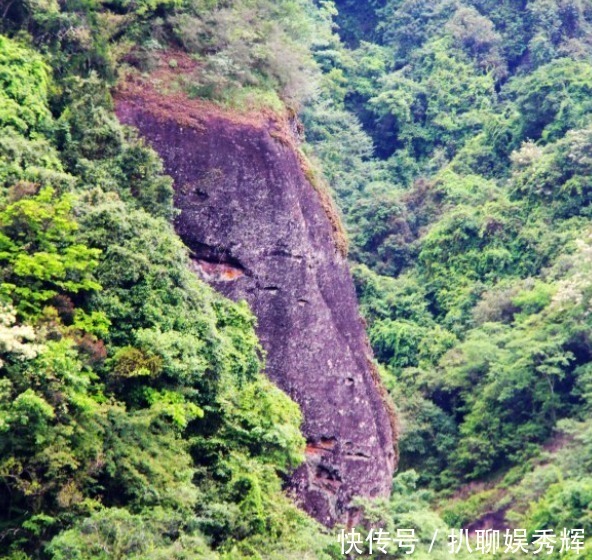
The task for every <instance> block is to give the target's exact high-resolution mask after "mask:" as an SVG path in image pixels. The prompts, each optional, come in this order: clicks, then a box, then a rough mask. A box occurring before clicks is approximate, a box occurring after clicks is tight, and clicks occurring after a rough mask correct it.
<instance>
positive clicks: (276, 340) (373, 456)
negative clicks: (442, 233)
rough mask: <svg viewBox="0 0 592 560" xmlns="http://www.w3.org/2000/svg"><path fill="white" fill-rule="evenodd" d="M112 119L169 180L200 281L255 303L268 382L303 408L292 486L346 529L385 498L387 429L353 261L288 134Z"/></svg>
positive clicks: (198, 117) (237, 122)
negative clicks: (149, 149)
mask: <svg viewBox="0 0 592 560" xmlns="http://www.w3.org/2000/svg"><path fill="white" fill-rule="evenodd" d="M117 113H118V115H119V118H120V119H121V121H122V122H124V123H126V124H129V125H133V126H135V127H136V128H138V129H139V131H140V133H141V134H142V136H144V137H145V138H146V139H147V141H148V142H149V143H150V144H151V145H152V146H153V147H154V148H155V149H156V150H157V151H158V153H159V154H160V155H161V157H162V158H163V160H164V163H165V167H166V171H167V173H169V174H170V175H171V176H172V177H173V178H174V181H175V191H176V197H175V201H176V206H177V208H178V209H179V210H180V214H179V216H178V217H177V219H176V229H177V231H178V233H179V235H180V236H181V238H182V239H183V240H184V241H185V243H186V244H187V245H188V247H189V248H190V249H191V251H192V252H193V263H194V268H195V271H196V272H197V273H198V274H200V275H201V276H202V277H203V278H205V279H206V280H207V281H208V282H209V283H210V284H212V285H213V286H214V287H215V288H216V289H217V290H219V291H220V292H222V293H223V294H225V295H226V296H228V297H230V298H232V299H234V300H240V299H246V300H247V301H248V302H249V304H250V306H251V308H252V309H253V311H254V313H255V314H256V316H257V317H258V334H259V337H260V340H261V343H262V345H263V347H264V348H265V350H266V352H267V367H266V372H267V374H268V375H269V377H270V378H271V379H272V380H273V381H275V382H276V383H277V385H279V386H280V387H281V388H282V389H283V390H285V391H286V392H287V393H288V394H289V395H290V396H291V397H292V398H293V399H294V400H296V401H297V402H298V403H299V404H300V406H301V409H302V412H303V416H304V426H303V432H304V434H305V436H306V438H307V442H308V445H307V451H306V455H307V460H306V463H305V464H304V465H303V466H302V467H301V468H300V469H299V470H298V471H297V472H296V473H295V474H294V476H293V477H292V480H291V483H290V486H291V488H292V490H293V491H294V493H295V495H296V498H297V500H298V501H299V502H300V504H301V505H302V507H303V508H304V509H305V510H306V511H308V512H309V513H310V514H311V515H312V516H314V517H315V518H316V519H318V520H319V521H320V522H322V523H324V524H326V525H332V524H333V523H334V522H335V521H342V522H348V521H351V516H352V515H354V514H355V510H354V509H352V508H351V506H350V502H351V499H352V497H354V496H379V495H386V494H388V492H389V490H390V484H391V478H392V474H393V470H394V467H395V461H396V459H395V453H394V442H393V439H394V436H393V425H392V418H391V415H390V413H389V409H388V407H387V406H386V405H385V401H384V398H383V392H382V388H381V386H380V384H379V382H378V380H377V378H376V373H375V370H374V369H373V368H372V366H371V355H370V350H369V346H368V343H367V338H366V335H365V332H364V328H363V325H362V323H361V320H360V318H359V315H358V309H357V302H356V298H355V292H354V287H353V283H352V280H351V277H350V274H349V270H348V266H347V263H346V260H345V259H344V257H343V256H342V255H341V254H340V252H339V250H338V249H337V248H336V243H335V235H334V231H333V228H332V225H331V222H330V220H329V219H328V215H327V211H326V209H324V207H323V204H322V203H321V199H320V197H319V195H318V193H317V192H316V191H315V189H314V188H313V187H312V186H311V184H310V182H309V181H308V180H307V179H306V177H305V174H304V172H303V170H302V165H301V163H300V161H299V158H298V156H297V154H296V152H295V150H294V149H293V146H291V145H290V141H287V139H288V140H289V132H288V131H287V130H286V127H285V126H284V125H281V124H278V123H277V122H275V121H274V120H273V119H272V118H270V117H264V116H259V117H257V118H254V119H248V118H246V117H237V116H232V115H229V114H225V113H222V112H220V111H216V110H215V109H213V108H210V109H208V108H207V106H203V105H199V104H192V103H191V102H187V104H186V105H185V106H183V107H182V108H180V107H179V105H178V101H174V100H173V101H171V100H169V101H168V102H167V101H166V100H165V99H157V98H156V96H155V97H154V98H152V99H148V98H146V97H142V96H138V95H130V94H129V92H128V93H127V94H121V95H120V96H119V98H118V101H117Z"/></svg>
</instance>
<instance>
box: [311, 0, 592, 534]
mask: <svg viewBox="0 0 592 560" xmlns="http://www.w3.org/2000/svg"><path fill="white" fill-rule="evenodd" d="M336 4H337V7H338V10H339V11H340V15H338V17H337V22H338V24H339V25H340V27H341V34H342V37H343V38H344V40H345V42H346V46H344V45H343V44H341V43H340V42H339V41H338V40H335V39H333V40H332V41H327V42H325V43H324V44H319V45H317V46H316V49H315V57H316V59H317V61H318V63H319V65H320V66H321V67H322V69H323V71H324V82H323V88H322V91H321V93H320V100H319V102H318V103H316V104H315V105H312V106H310V107H308V108H307V109H306V111H305V113H304V118H305V123H306V128H307V131H308V136H307V138H308V141H309V144H310V148H309V149H310V151H311V152H312V155H313V156H316V157H317V158H318V160H319V161H320V163H321V165H322V167H323V169H324V171H325V174H326V175H327V177H328V179H329V182H330V183H331V184H332V185H333V187H334V190H335V193H336V196H337V199H338V202H339V204H340V206H341V208H342V211H343V214H344V217H345V220H346V222H347V226H348V229H349V231H350V234H351V252H350V256H351V258H352V260H353V261H354V263H355V267H354V273H355V279H356V284H357V288H358V293H359V297H360V300H361V303H362V308H363V314H364V315H365V317H366V319H367V321H368V325H369V335H370V339H371V342H372V345H373V347H374V350H375V352H376V355H377V357H378V359H379V360H380V362H381V363H382V364H383V365H384V375H385V379H386V382H387V384H388V385H389V388H390V390H391V393H392V395H393V398H394V400H395V402H396V403H397V405H398V407H399V411H400V415H401V420H402V424H403V433H402V439H401V442H400V452H401V464H400V468H401V469H402V470H405V469H408V468H413V469H415V470H416V472H417V473H419V485H420V486H423V487H431V488H432V489H433V490H436V491H438V493H439V500H440V501H442V500H445V497H446V496H449V495H451V494H452V492H454V491H456V490H458V491H459V494H458V495H463V496H465V495H466V494H467V492H466V491H464V490H463V488H464V487H465V486H464V485H465V484H466V487H467V488H471V487H474V488H477V489H478V488H482V490H481V491H478V492H477V493H476V494H475V496H474V497H473V498H471V499H469V500H468V501H467V502H466V507H465V501H464V500H463V499H460V498H458V497H457V498H455V499H454V500H453V504H454V507H453V508H452V509H453V510H454V511H463V508H465V509H466V511H468V512H470V515H468V514H467V515H462V516H455V515H452V514H450V515H448V516H445V517H446V520H447V521H449V522H450V523H451V524H452V525H456V526H459V525H463V524H464V525H466V524H468V523H470V522H472V521H475V520H476V519H477V518H479V517H480V516H481V515H483V514H486V513H488V512H489V513H491V511H492V510H493V511H494V512H501V513H499V517H500V519H504V515H505V518H506V521H505V522H506V523H508V522H510V521H511V522H512V523H518V525H515V526H520V525H519V523H520V522H522V523H523V524H527V525H528V527H529V530H534V529H535V528H542V527H543V525H546V526H548V527H547V528H557V527H560V526H561V527H563V526H564V525H565V526H574V527H575V526H576V525H578V526H579V524H580V522H581V520H582V519H583V518H584V517H585V516H586V515H587V514H586V513H585V512H586V511H589V509H588V508H589V507H590V500H589V499H588V498H587V497H585V493H586V492H587V490H586V489H587V488H588V486H587V485H588V484H589V483H588V481H587V476H588V474H587V473H588V471H587V468H586V467H583V468H582V469H576V468H575V467H574V468H572V467H570V468H567V467H565V468H564V465H563V463H561V464H558V466H557V467H555V466H553V467H549V468H552V469H555V468H557V469H559V470H561V472H563V473H564V476H565V478H561V477H559V478H555V479H552V477H549V478H548V479H545V480H544V481H543V480H541V481H540V484H539V486H538V487H537V488H536V490H535V488H534V486H535V483H534V482H533V481H534V480H536V477H537V476H539V475H541V476H542V472H543V470H537V471H536V472H535V474H533V475H529V476H528V477H527V478H525V479H524V480H523V477H524V475H525V473H526V472H527V469H528V468H529V467H531V468H532V467H533V465H536V464H538V463H536V461H538V459H537V457H539V455H540V454H541V453H542V450H544V449H545V446H546V445H550V444H549V443H548V442H549V441H551V442H553V441H555V440H556V439H558V440H559V441H560V442H562V445H567V440H566V438H564V437H560V436H557V435H556V431H557V429H558V426H560V425H563V424H562V422H564V421H565V420H562V419H568V418H569V419H571V421H572V422H579V421H586V420H587V418H588V417H589V411H590V407H589V398H590V392H589V389H588V388H587V387H588V384H589V379H588V378H589V373H588V372H589V371H590V363H591V362H592V352H591V344H590V332H591V328H592V324H591V323H590V318H589V298H590V294H591V293H592V292H591V291H590V287H591V285H590V283H589V277H590V272H589V267H590V260H589V254H590V252H589V251H590V221H589V220H590V215H591V214H590V202H591V201H592V199H591V198H590V194H591V192H592V191H590V176H591V172H592V168H591V167H590V163H591V160H590V153H591V147H592V128H591V125H592V106H591V105H590V99H591V96H590V93H591V90H590V88H591V84H592V50H591V48H590V44H591V43H590V41H591V38H592V4H591V3H590V2H588V1H587V0H584V1H575V0H548V1H547V0H544V1H543V0H524V1H521V2H490V1H487V0H441V1H425V2H423V1H421V2H416V1H401V0H384V1H377V2H367V3H363V6H362V5H360V4H359V3H354V2H349V1H348V0H340V1H338V2H336ZM553 445H554V444H553ZM567 449H568V451H567V452H568V453H570V454H572V453H573V454H575V455H576V457H577V458H574V459H573V461H574V464H576V463H577V462H578V460H580V461H582V463H585V454H586V453H587V451H586V450H585V448H584V446H581V447H578V446H574V445H570V446H569V447H568V448H567ZM560 455H561V454H560V453H559V454H556V455H552V457H551V459H550V461H551V462H552V463H554V462H558V461H559V459H560ZM532 461H534V463H533V462H532ZM515 465H527V467H525V468H523V469H521V468H518V467H516V468H514V466H515ZM545 472H546V471H545ZM505 473H510V474H508V476H505ZM502 481H503V482H502ZM467 483H470V484H467ZM480 484H481V485H482V486H480ZM529 485H530V486H529ZM491 488H494V489H499V493H495V496H496V497H497V498H496V499H497V502H496V501H495V500H494V501H492V500H491V499H489V498H488V496H489V494H488V492H491ZM520 492H522V494H521V502H520V503H518V502H519V500H518V498H517V496H518V494H519V493H520ZM576 492H581V493H582V499H581V502H580V505H578V506H577V507H575V506H574V507H575V510H573V511H571V510H569V513H565V514H564V515H563V516H562V517H557V514H556V513H554V512H557V511H559V510H560V509H561V507H563V506H561V505H560V504H561V503H562V500H563V501H569V500H570V498H569V496H570V495H573V494H574V493H576ZM469 493H470V492H469ZM502 498H503V499H502ZM529 500H530V502H529ZM537 500H540V501H537ZM535 501H536V503H537V505H531V506H528V507H526V506H524V504H525V503H530V504H532V503H533V502H535ZM442 503H445V501H444V502H442ZM451 507H452V506H451ZM527 510H528V511H527ZM451 511H452V510H451ZM471 517H472V518H471ZM582 523H583V522H582ZM562 524H563V525H562ZM583 524H585V523H583Z"/></svg>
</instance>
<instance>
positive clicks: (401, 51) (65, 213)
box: [0, 0, 592, 560]
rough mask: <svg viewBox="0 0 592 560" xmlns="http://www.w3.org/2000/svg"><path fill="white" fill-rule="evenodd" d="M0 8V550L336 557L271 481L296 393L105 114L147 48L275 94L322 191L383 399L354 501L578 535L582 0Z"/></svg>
mask: <svg viewBox="0 0 592 560" xmlns="http://www.w3.org/2000/svg"><path fill="white" fill-rule="evenodd" d="M0 13H2V16H3V17H2V21H1V23H0V25H1V28H0V31H1V33H2V34H1V35H0V184H1V189H0V487H1V488H2V490H1V491H0V557H5V558H10V559H11V560H17V559H18V560H25V559H27V558H43V559H45V558H47V559H56V560H58V559H69V560H70V559H86V558H137V559H140V558H142V559H144V558H151V559H156V558H167V559H169V558H204V559H206V558H207V559H215V558H220V559H233V560H234V559H237V560H239V559H241V558H245V559H246V558H253V559H256V558H265V559H290V558H293V559H299V560H300V559H308V558H310V559H313V558H314V559H329V558H339V557H343V556H342V555H341V554H340V551H339V547H338V546H337V543H336V540H335V538H334V536H335V534H334V533H331V534H328V533H327V532H326V531H323V530H322V529H321V528H320V527H318V526H317V525H316V523H314V522H313V521H312V520H310V519H309V518H307V517H306V516H305V515H304V514H303V513H301V512H300V511H299V510H298V509H297V508H296V507H295V506H294V505H293V504H292V502H291V501H290V499H289V497H287V496H285V495H284V494H283V492H282V481H283V478H284V477H285V476H286V475H287V474H288V473H289V472H290V471H291V470H292V469H293V468H294V467H295V466H297V465H298V464H299V463H300V462H301V461H302V459H303V452H304V439H303V437H302V435H301V434H300V431H299V426H300V423H301V415H300V412H299V410H298V407H297V406H296V405H295V404H294V403H293V402H292V401H290V400H289V399H288V397H287V396H285V395H284V394H283V393H282V392H281V391H279V390H278V389H277V388H275V387H274V386H273V385H272V384H271V383H270V382H269V381H267V379H266V378H265V376H264V375H263V373H262V372H263V368H264V359H265V356H264V355H263V353H262V351H261V347H260V344H259V342H258V341H257V338H256V336H255V332H254V318H253V316H252V314H251V313H250V311H249V309H248V308H247V306H246V305H244V304H240V303H232V302H230V301H228V300H226V299H224V298H222V297H221V296H219V295H217V294H216V293H214V292H213V291H212V290H211V289H210V288H209V287H207V286H206V285H205V284H204V283H203V282H201V281H200V280H199V279H198V278H197V277H196V276H195V274H194V273H193V272H191V270H190V268H189V266H188V254H187V250H186V249H185V248H184V246H183V245H182V243H181V241H180V240H179V239H178V237H177V236H176V234H175V233H174V230H173V228H172V226H171V219H172V217H173V216H174V213H175V211H174V209H173V206H172V187H171V184H172V183H171V180H170V178H168V177H166V176H165V175H164V174H163V171H162V163H161V162H160V160H159V158H158V156H157V155H156V154H155V153H154V152H153V151H152V150H151V149H150V148H148V147H147V146H146V145H145V143H144V142H143V141H142V140H140V139H139V138H138V137H137V135H136V133H134V132H133V131H132V130H131V129H129V128H125V127H123V126H121V125H120V124H119V123H118V121H117V119H116V117H115V115H114V112H113V101H112V92H113V89H114V88H116V87H117V84H118V83H120V82H121V80H123V79H126V78H129V77H130V76H131V77H132V78H133V77H134V76H143V77H144V78H146V77H148V78H147V79H150V78H149V77H150V75H151V72H152V71H153V70H154V69H155V68H157V67H158V65H159V64H162V63H163V62H162V56H161V55H162V53H164V52H179V53H183V56H184V55H189V56H191V57H192V58H193V60H195V61H196V62H197V66H196V68H195V69H194V70H192V72H191V73H190V74H183V75H182V76H181V77H180V78H179V80H178V81H177V82H175V83H167V84H163V83H155V84H154V85H155V87H156V88H162V89H163V90H165V89H166V90H167V91H168V90H177V91H183V92H184V93H185V94H187V95H189V96H191V97H198V98H203V99H207V100H209V101H212V102H214V103H218V104H220V105H223V106H224V107H226V108H229V109H231V110H236V111H244V110H249V111H257V110H261V111H268V110H272V111H277V112H283V111H285V110H286V108H287V109H288V110H289V112H290V114H297V115H298V116H299V118H300V119H301V121H302V123H303V125H304V127H303V128H304V132H305V137H306V140H305V143H304V145H303V150H304V151H305V153H306V155H307V157H308V159H310V160H311V162H312V163H313V165H314V166H316V167H317V168H318V169H320V170H322V173H323V174H324V177H325V179H326V181H327V183H328V185H329V186H330V188H331V189H332V192H333V196H334V198H335V200H336V202H337V204H338V205H339V207H340V209H341V212H342V216H343V221H344V223H345V225H346V229H347V231H348V236H349V246H350V247H349V258H350V261H351V263H352V268H353V272H354V277H355V280H356V287H357V290H358V295H359V299H360V303H361V307H362V313H363V315H364V318H365V320H366V322H367V325H368V333H369V336H370V340H371V343H372V346H373V349H374V352H375V355H376V357H377V360H378V362H379V363H380V369H381V372H382V376H383V379H384V381H385V383H386V384H387V386H388V389H389V391H390V393H391V395H392V398H393V400H394V402H395V403H396V405H397V408H398V413H399V419H400V423H401V435H400V442H399V451H400V466H399V474H397V476H396V477H395V480H394V482H393V495H392V498H391V499H390V500H389V501H386V500H384V501H382V502H381V501H378V502H374V503H367V504H365V505H366V514H367V516H368V519H369V522H370V523H374V524H376V525H378V524H380V525H381V526H384V527H385V528H387V529H390V530H393V528H397V527H404V528H415V529H416V532H417V534H418V536H419V538H420V539H421V544H427V545H429V543H430V540H431V538H432V535H433V533H434V531H435V530H436V529H438V530H440V531H442V533H445V532H446V530H447V527H448V526H451V527H456V528H460V527H468V526H470V525H471V524H475V523H477V525H475V526H479V525H478V523H479V520H480V519H482V518H484V517H485V516H487V515H489V516H491V515H493V516H494V517H495V518H496V519H497V520H498V522H499V523H500V526H503V527H523V528H525V529H527V530H528V532H529V534H532V533H533V532H534V531H535V530H536V529H555V530H557V531H560V530H561V529H562V528H563V527H567V528H583V529H585V530H586V534H587V535H588V536H590V535H592V522H591V518H590V507H591V503H592V475H591V474H590V473H591V469H592V423H591V422H590V412H591V408H590V407H591V402H590V398H591V396H592V368H591V366H590V364H591V363H592V342H591V340H590V332H591V327H592V324H591V321H592V318H591V316H590V305H591V303H590V298H591V297H592V279H591V278H592V276H591V273H592V228H590V221H589V220H590V212H591V206H590V201H591V200H592V183H591V179H590V176H591V172H592V118H591V115H592V96H591V93H592V91H591V90H592V64H591V54H592V52H591V51H592V3H591V2H589V1H588V0H534V1H527V0H524V1H512V0H506V1H503V2H499V1H498V2H494V1H489V0H474V1H468V0H465V1H463V2H461V1H456V0H419V1H416V0H407V1H405V0H368V1H367V2H356V1H353V0H340V1H338V2H336V4H333V3H332V2H328V1H319V2H312V1H311V0H280V1H277V2H273V1H271V0H232V1H230V0H229V1H214V0H137V1H128V0H115V1H108V2H107V1H102V0H80V1H78V0H76V1H69V0H67V1H63V2H57V1H53V0H35V1H30V2H22V1H20V0H0ZM168 64H169V65H170V66H171V67H174V66H175V65H176V64H177V61H176V60H175V59H171V58H170V57H169V59H168ZM588 544H589V543H588ZM587 554H590V552H589V551H588V552H587ZM414 556H415V557H419V558H422V557H425V558H427V557H428V556H429V557H434V558H448V557H449V556H448V554H447V552H446V549H445V548H444V547H442V548H438V550H435V551H433V552H432V553H431V554H429V555H428V553H427V546H425V547H423V546H422V547H418V550H417V551H416V552H415V554H414ZM457 556H459V557H461V555H457ZM376 557H377V558H378V557H385V556H384V555H382V554H378V555H377V556H376ZM390 557H404V553H400V554H398V555H391V556H390ZM510 557H511V556H510ZM555 557H559V555H556V556H555ZM562 557H565V558H568V557H570V556H569V555H563V556H562ZM573 557H575V555H574V556H573ZM580 557H585V556H584V555H580Z"/></svg>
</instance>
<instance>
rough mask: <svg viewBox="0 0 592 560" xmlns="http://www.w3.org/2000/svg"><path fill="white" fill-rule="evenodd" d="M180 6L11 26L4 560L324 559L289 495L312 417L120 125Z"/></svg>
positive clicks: (140, 147)
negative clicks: (124, 74)
mask: <svg viewBox="0 0 592 560" xmlns="http://www.w3.org/2000/svg"><path fill="white" fill-rule="evenodd" d="M175 6H176V4H175V3H166V2H165V3H154V4H152V3H140V4H133V5H131V4H130V5H127V4H125V5H123V4H122V5H121V6H112V7H111V8H112V9H113V10H114V11H113V12H112V13H109V11H108V10H105V9H104V8H103V6H102V4H101V3H92V2H91V3H85V4H84V5H82V4H81V5H72V6H66V7H60V6H58V4H57V3H56V4H54V3H51V2H49V3H47V4H29V3H26V4H22V3H18V2H9V3H7V4H5V5H4V6H3V7H2V10H3V11H4V13H5V15H7V16H8V17H7V18H5V20H4V21H3V24H4V26H5V32H6V33H8V34H11V35H14V37H13V38H8V37H7V36H0V107H1V109H0V482H1V486H2V491H0V556H2V557H7V558H14V559H16V558H18V559H23V558H27V557H31V558H54V559H61V558H64V559H65V558H67V559H69V560H70V559H74V558H79V559H86V558H138V559H140V558H142V559H146V558H154V559H156V558H167V559H170V558H204V559H206V558H207V559H208V560H209V559H213V558H220V559H224V558H227V559H233V560H234V559H238V558H263V557H265V558H270V559H272V558H277V559H279V558H282V559H283V558H294V559H296V558H298V559H300V558H327V557H328V556H327V555H326V554H325V553H324V552H323V550H324V549H325V548H326V546H327V540H326V539H327V538H326V537H325V536H323V535H322V534H321V533H320V531H319V529H318V527H317V526H316V524H315V523H314V522H313V521H312V520H310V519H308V518H307V517H306V516H305V515H304V514H303V513H301V512H299V511H298V510H297V509H296V507H295V506H294V505H293V504H292V503H291V502H290V500H289V499H288V498H287V497H286V496H285V495H284V493H283V491H282V477H283V476H284V475H285V474H287V473H288V472H290V471H291V470H292V469H293V468H294V467H295V466H297V465H298V464H299V463H300V462H301V461H302V458H303V446H304V440H303V437H302V435H301V434H300V422H301V416H300V411H299V409H298V407H297V406H296V404H294V403H293V402H292V401H290V400H289V399H288V397H287V396H286V395H285V394H283V393H282V392H281V391H279V390H278V389H277V388H276V387H275V386H273V385H272V384H271V383H270V382H269V381H268V380H267V379H266V378H265V377H264V376H263V374H262V367H263V358H262V350H261V348H260V346H259V343H258V341H257V338H256V336H255V332H254V318H253V316H252V315H251V313H250V311H249V310H248V308H247V306H246V304H244V303H241V304H239V303H231V302H230V301H227V300H225V299H223V298H222V297H220V296H218V295H216V294H214V293H213V292H212V290H211V289H209V288H208V287H207V286H206V285H204V284H203V283H202V282H201V281H199V280H198V279H197V278H196V276H195V274H194V273H192V272H191V271H190V269H189V267H188V255H187V251H186V249H185V247H184V246H183V244H182V243H181V241H180V240H179V239H178V237H177V236H176V235H175V233H174V231H173V229H172V226H171V224H170V218H171V217H172V215H173V208H172V188H171V180H170V178H167V177H166V176H164V175H163V173H162V165H161V163H160V160H159V159H158V157H157V156H156V154H155V153H154V152H152V151H151V150H150V149H148V148H147V147H146V146H145V145H144V144H143V143H142V142H141V141H139V140H138V139H137V138H136V136H135V134H134V133H133V132H132V131H131V130H127V129H125V128H123V127H122V126H121V125H120V124H119V123H118V122H117V119H116V118H115V116H114V114H113V109H112V106H111V101H110V99H111V98H110V94H109V87H110V86H111V85H112V84H113V80H114V79H115V75H116V72H115V71H116V69H117V66H118V62H117V60H118V59H117V57H118V56H119V55H120V52H119V51H118V49H121V50H122V52H123V51H126V42H128V41H132V40H134V38H137V37H140V36H142V37H144V38H145V40H146V41H150V40H152V39H151V37H152V34H153V33H155V31H154V29H153V28H154V26H155V25H157V24H158V21H156V19H155V14H156V13H160V14H163V13H165V12H166V10H168V9H169V7H170V8H171V10H172V9H173V8H174V7H175ZM286 9H287V8H286ZM121 12H125V13H126V14H127V16H126V17H127V23H128V24H130V28H129V34H128V35H126V36H125V37H122V38H121V39H120V41H112V42H107V41H106V35H105V33H104V29H103V27H102V25H103V24H104V23H105V22H106V21H107V20H108V18H109V17H110V15H112V16H113V17H115V18H117V17H118V16H119V15H121ZM150 14H151V15H150ZM176 15H177V14H173V13H172V12H171V17H173V16H175V17H176ZM62 30H63V31H65V32H64V33H63V32H62ZM66 30H67V31H66ZM27 31H28V34H27V33H26V32H27ZM40 53H41V54H40Z"/></svg>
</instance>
